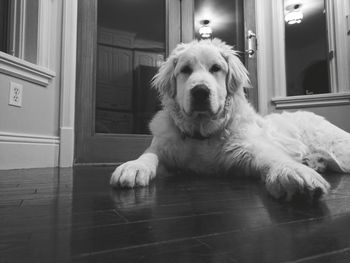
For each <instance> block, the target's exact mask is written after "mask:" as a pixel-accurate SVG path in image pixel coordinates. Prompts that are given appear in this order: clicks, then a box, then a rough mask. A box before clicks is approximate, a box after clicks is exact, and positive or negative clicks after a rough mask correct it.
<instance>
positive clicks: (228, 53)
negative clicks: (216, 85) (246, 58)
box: [212, 39, 251, 94]
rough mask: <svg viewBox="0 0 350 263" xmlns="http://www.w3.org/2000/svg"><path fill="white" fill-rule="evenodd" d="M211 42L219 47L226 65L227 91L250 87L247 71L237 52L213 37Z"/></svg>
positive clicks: (232, 91)
mask: <svg viewBox="0 0 350 263" xmlns="http://www.w3.org/2000/svg"><path fill="white" fill-rule="evenodd" d="M212 43H213V44H214V45H215V46H217V47H218V48H219V50H220V52H221V55H222V56H223V57H224V58H225V60H226V62H227V65H228V74H227V77H226V87H227V91H228V93H229V94H233V93H235V92H236V91H237V90H239V89H243V88H250V87H251V85H250V80H249V77H248V71H247V69H246V68H245V66H244V65H243V63H242V62H241V60H240V59H239V58H238V52H237V51H235V50H233V49H232V47H231V46H229V45H226V44H225V42H222V41H221V40H219V39H213V41H212Z"/></svg>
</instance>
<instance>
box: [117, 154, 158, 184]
mask: <svg viewBox="0 0 350 263" xmlns="http://www.w3.org/2000/svg"><path fill="white" fill-rule="evenodd" d="M153 177H155V171H153V169H152V168H151V167H150V166H148V165H147V163H145V162H143V161H140V160H134V161H129V162H126V163H124V164H122V165H120V166H118V167H117V168H116V169H115V171H114V172H113V174H112V177H111V180H110V184H111V185H112V186H114V187H116V186H120V187H128V188H132V187H135V186H146V185H148V184H149V182H150V181H151V179H152V178H153Z"/></svg>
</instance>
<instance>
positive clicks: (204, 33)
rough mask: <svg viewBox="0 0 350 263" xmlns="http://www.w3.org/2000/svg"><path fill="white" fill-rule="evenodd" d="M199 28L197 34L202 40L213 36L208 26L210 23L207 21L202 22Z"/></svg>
mask: <svg viewBox="0 0 350 263" xmlns="http://www.w3.org/2000/svg"><path fill="white" fill-rule="evenodd" d="M200 23H201V27H200V28H199V30H198V32H199V35H200V36H201V38H202V39H208V38H211V36H212V34H213V30H212V29H211V27H210V26H209V23H210V21H209V20H208V19H205V20H202V21H201V22H200Z"/></svg>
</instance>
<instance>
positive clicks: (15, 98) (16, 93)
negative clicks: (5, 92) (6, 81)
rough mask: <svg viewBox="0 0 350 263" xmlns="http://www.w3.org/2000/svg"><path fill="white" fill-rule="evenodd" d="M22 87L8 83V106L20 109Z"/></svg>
mask: <svg viewBox="0 0 350 263" xmlns="http://www.w3.org/2000/svg"><path fill="white" fill-rule="evenodd" d="M22 95H23V86H22V85H21V84H18V83H15V82H10V97H9V105H12V106H16V107H22Z"/></svg>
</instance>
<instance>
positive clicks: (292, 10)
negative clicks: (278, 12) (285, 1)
mask: <svg viewBox="0 0 350 263" xmlns="http://www.w3.org/2000/svg"><path fill="white" fill-rule="evenodd" d="M286 11H287V13H286V15H285V17H284V20H285V21H286V23H288V24H289V25H293V24H300V23H301V21H302V20H303V18H304V15H303V12H302V11H301V4H294V5H290V6H287V7H286Z"/></svg>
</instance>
